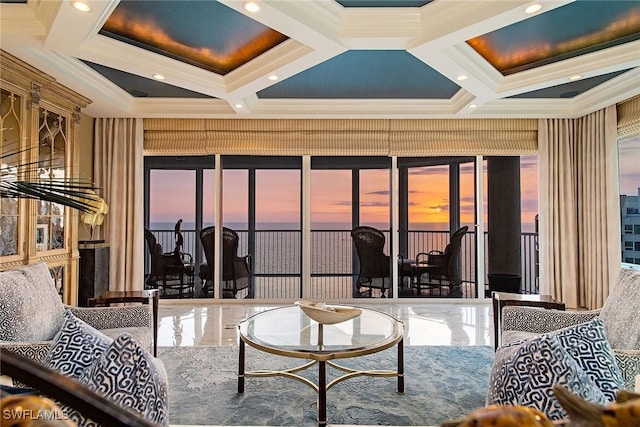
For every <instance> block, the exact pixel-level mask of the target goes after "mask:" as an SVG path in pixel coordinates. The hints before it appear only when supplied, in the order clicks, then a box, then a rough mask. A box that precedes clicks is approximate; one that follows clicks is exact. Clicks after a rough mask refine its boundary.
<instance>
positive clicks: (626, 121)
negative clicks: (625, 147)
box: [617, 96, 640, 139]
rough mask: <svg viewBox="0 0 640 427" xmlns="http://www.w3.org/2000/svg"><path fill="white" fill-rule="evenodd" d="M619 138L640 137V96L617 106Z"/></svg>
mask: <svg viewBox="0 0 640 427" xmlns="http://www.w3.org/2000/svg"><path fill="white" fill-rule="evenodd" d="M617 113H618V138H622V139H624V138H628V137H630V136H634V135H640V96H636V97H633V98H631V99H628V100H626V101H623V102H621V103H619V104H618V105H617Z"/></svg>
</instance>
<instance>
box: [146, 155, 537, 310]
mask: <svg viewBox="0 0 640 427" xmlns="http://www.w3.org/2000/svg"><path fill="white" fill-rule="evenodd" d="M218 158H219V159H220V165H221V166H222V173H221V175H218V174H217V173H216V169H215V167H216V162H215V158H214V157H213V156H203V157H186V158H172V157H166V158H147V159H146V160H145V166H146V175H145V176H146V193H145V197H146V200H147V204H146V207H145V209H146V218H147V223H146V225H147V227H149V228H151V229H152V231H153V232H154V233H157V234H158V235H159V237H160V239H159V241H161V242H162V241H165V245H164V246H166V249H167V250H172V248H173V227H174V225H175V222H176V221H177V220H178V219H180V218H181V219H182V220H183V223H182V231H183V233H184V234H185V251H190V252H191V253H193V254H194V258H196V257H197V260H196V265H199V264H200V263H202V262H206V260H205V259H204V254H203V252H202V248H201V245H200V243H199V232H200V230H201V229H202V228H204V227H207V226H210V225H214V224H215V223H216V203H215V200H216V190H217V189H219V188H220V189H221V191H222V196H221V203H220V209H221V211H220V213H221V221H222V224H223V225H224V226H225V227H230V228H232V229H234V230H235V231H237V232H238V234H239V236H240V241H239V249H238V255H241V256H242V255H245V254H249V255H251V265H252V271H253V274H254V297H255V298H261V299H297V298H312V299H321V300H331V299H343V298H351V297H352V296H353V293H352V290H353V281H354V278H355V277H356V276H357V274H358V271H359V265H358V259H357V256H355V253H354V250H353V242H352V240H351V236H350V230H351V229H352V228H353V227H354V226H356V225H369V226H373V227H375V228H378V229H380V230H381V231H382V232H383V233H384V235H385V238H386V244H385V249H384V250H385V253H386V254H388V255H390V256H391V255H395V254H394V253H392V252H393V251H392V242H393V239H395V238H398V253H399V254H400V255H402V257H403V259H412V258H414V257H415V256H416V254H417V253H419V252H429V251H432V250H444V248H445V247H446V245H447V243H448V240H449V236H450V234H451V232H453V231H455V230H456V229H458V228H459V227H461V226H465V225H466V226H468V227H469V231H468V233H467V234H466V235H465V237H464V239H463V245H462V249H461V261H460V271H461V275H462V281H463V292H462V296H463V297H466V298H474V297H476V296H479V295H480V294H483V292H479V291H478V289H477V287H476V286H477V282H478V281H477V278H476V267H475V265H476V261H477V260H476V252H475V245H476V241H475V240H476V238H475V232H476V230H475V227H474V225H475V224H476V223H477V221H476V219H475V215H476V202H475V197H476V187H475V182H476V167H475V162H476V158H475V157H457V158H456V157H451V158H445V157H440V158H398V159H397V165H398V175H399V178H400V179H399V186H398V190H399V194H398V195H397V197H393V195H392V194H391V193H392V189H393V188H394V185H395V184H393V180H392V179H391V177H392V175H393V174H392V173H391V172H392V169H391V164H392V161H391V160H392V159H391V158H389V157H316V156H312V157H310V158H309V159H310V163H309V164H310V166H305V168H309V169H308V177H309V178H308V182H306V181H305V180H306V179H307V178H303V177H304V176H305V173H307V172H304V170H306V169H304V168H303V161H302V158H300V157H269V156H262V157H256V156H219V157H218ZM534 159H535V158H534ZM485 164H486V162H485ZM533 164H535V162H534V163H533ZM521 167H522V169H521V175H522V185H521V187H522V195H523V202H522V210H523V211H522V217H523V233H524V232H525V226H524V221H525V217H526V218H528V220H531V219H530V218H529V216H531V217H532V218H535V211H536V209H537V204H532V202H531V201H528V198H529V196H530V195H532V194H534V193H536V192H535V191H534V190H531V189H530V188H529V187H528V186H526V185H525V181H527V182H528V180H529V179H532V180H533V181H532V183H537V178H535V177H533V178H532V177H530V176H529V175H527V172H525V171H532V170H535V167H534V166H531V165H530V164H529V163H526V162H525V161H524V160H523V161H522V166H521ZM303 169H304V170H303ZM217 176H220V177H221V180H222V184H221V186H220V185H218V184H217V183H216V177H217ZM525 176H526V177H525ZM306 185H308V186H309V187H308V188H307V187H305V186H306ZM527 185H529V184H527ZM525 187H526V188H525ZM305 191H308V192H309V211H308V212H305V211H304V209H303V206H305V205H304V203H303V195H304V194H305ZM485 194H486V185H485ZM525 194H526V195H527V196H526V197H525ZM525 199H527V200H526V201H525ZM393 203H397V204H398V206H399V209H398V212H399V215H398V218H397V221H398V228H397V229H393V228H392V226H391V225H392V224H393V222H392V219H391V216H392V209H391V208H392V205H393ZM484 203H485V204H486V203H487V200H484ZM394 206H395V205H394ZM530 207H534V208H533V210H531V209H529V208H530ZM525 211H526V212H525ZM306 219H308V220H309V221H310V222H309V224H310V231H309V241H308V243H307V242H306V241H303V237H304V231H303V226H302V224H303V223H304V221H305V220H306ZM484 221H486V217H485V218H484ZM531 224H532V227H533V224H534V222H533V221H532V222H531ZM527 231H528V230H527ZM523 235H524V234H523ZM163 239H164V240H163ZM394 250H395V249H394ZM305 251H308V252H305ZM305 253H306V254H307V256H308V257H309V260H310V264H309V270H308V271H307V272H305V271H304V267H303V265H304V262H305V261H304V259H305V258H304V256H303V255H304V254H305ZM529 256H531V255H527V257H529ZM395 260H396V259H395V258H393V259H392V261H393V262H395ZM393 262H392V266H393ZM526 263H529V264H534V261H533V259H528V258H527V259H525V255H524V254H523V266H524V265H525V264H526ZM307 274H308V276H307ZM399 279H401V280H402V283H401V286H400V289H399V291H400V292H399V295H400V296H403V297H407V296H414V297H416V296H447V295H448V294H447V292H444V293H443V294H438V293H437V292H436V293H433V295H432V293H429V292H427V293H424V294H420V295H417V294H415V293H412V292H409V291H408V290H407V289H402V288H403V286H402V285H407V284H408V283H407V281H408V280H409V279H408V278H407V277H399ZM392 280H396V278H392ZM197 290H198V288H196V296H198V292H197ZM243 296H247V295H245V294H240V296H239V297H243ZM456 296H460V295H456Z"/></svg>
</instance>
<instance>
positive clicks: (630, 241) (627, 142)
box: [618, 135, 640, 266]
mask: <svg viewBox="0 0 640 427" xmlns="http://www.w3.org/2000/svg"><path fill="white" fill-rule="evenodd" d="M618 153H619V176H620V227H621V239H620V240H621V245H622V246H621V251H622V262H623V263H624V264H627V265H628V266H631V265H633V266H640V164H639V163H638V159H640V135H636V136H633V137H630V138H626V139H623V140H621V141H619V142H618Z"/></svg>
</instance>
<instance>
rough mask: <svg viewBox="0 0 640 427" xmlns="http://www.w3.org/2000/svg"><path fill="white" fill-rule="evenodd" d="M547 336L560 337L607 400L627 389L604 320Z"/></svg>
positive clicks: (511, 344)
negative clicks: (608, 338)
mask: <svg viewBox="0 0 640 427" xmlns="http://www.w3.org/2000/svg"><path fill="white" fill-rule="evenodd" d="M545 335H547V336H552V337H556V338H558V340H559V341H560V345H561V346H562V348H564V349H565V350H566V351H567V353H569V355H570V356H571V357H572V358H573V359H574V360H575V361H576V362H577V363H578V366H580V367H581V368H582V370H584V372H585V373H586V374H587V376H588V377H589V378H590V379H591V380H592V381H593V382H594V383H595V384H596V386H597V387H598V388H599V389H600V391H602V393H603V394H604V396H605V397H606V398H607V401H609V402H615V400H616V392H617V391H618V390H620V389H624V388H625V383H624V377H623V375H622V371H621V370H620V368H619V366H618V363H617V362H616V356H615V354H614V353H613V349H612V348H611V345H610V344H609V342H608V341H607V335H606V331H605V327H604V323H603V322H602V319H600V318H599V317H596V318H594V319H592V320H590V321H588V322H585V323H580V324H577V325H574V326H570V327H568V328H563V329H558V330H557V331H553V332H549V333H547V334H545ZM537 336H539V335H537ZM526 339H527V338H525V339H522V340H520V341H514V342H511V343H508V344H505V346H506V347H509V346H514V345H520V344H522V343H523V342H524V341H526Z"/></svg>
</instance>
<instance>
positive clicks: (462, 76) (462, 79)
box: [456, 74, 468, 82]
mask: <svg viewBox="0 0 640 427" xmlns="http://www.w3.org/2000/svg"><path fill="white" fill-rule="evenodd" d="M467 79H468V77H467V76H466V75H464V74H460V75H459V76H458V77H457V78H456V80H458V81H459V82H463V81H465V80H467Z"/></svg>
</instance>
